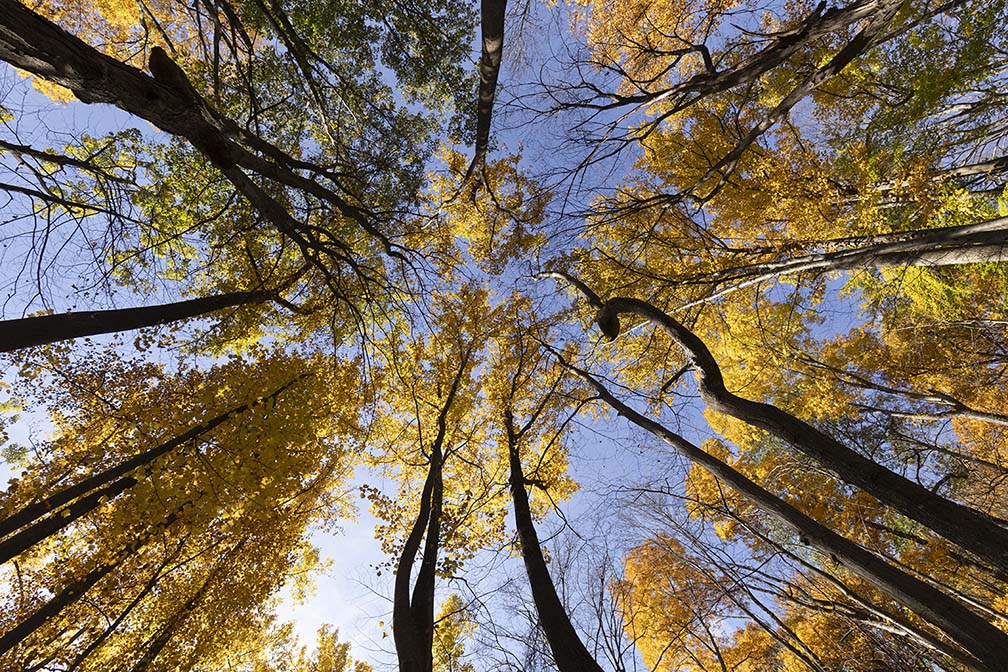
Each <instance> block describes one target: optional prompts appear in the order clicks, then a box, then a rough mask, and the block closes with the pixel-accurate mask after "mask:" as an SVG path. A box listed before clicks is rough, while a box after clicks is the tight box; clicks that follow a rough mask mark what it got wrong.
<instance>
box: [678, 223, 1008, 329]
mask: <svg viewBox="0 0 1008 672" xmlns="http://www.w3.org/2000/svg"><path fill="white" fill-rule="evenodd" d="M837 242H840V241H823V245H826V244H834V245H835V244H836V243H837ZM1006 245H1008V217H999V218H997V219H992V220H988V221H986V222H979V223H977V224H967V225H963V226H949V227H943V228H939V229H923V230H919V231H909V232H903V233H893V234H883V235H879V236H872V237H871V238H870V239H869V240H868V241H867V242H866V243H863V244H859V245H858V246H857V247H848V248H845V249H839V250H828V251H824V252H818V253H813V254H806V255H803V256H800V257H794V258H791V259H784V260H780V261H768V262H764V263H756V264H747V265H744V266H737V267H734V268H726V269H723V270H720V271H714V272H712V273H705V274H704V275H702V276H695V277H692V278H691V280H692V281H693V282H697V283H704V284H711V285H713V286H714V287H717V286H718V285H723V284H724V283H728V282H730V283H732V284H730V285H728V286H727V287H724V288H723V289H719V290H717V291H714V292H713V293H712V294H711V295H710V296H705V297H703V298H701V299H698V300H696V301H691V302H689V303H687V304H684V305H681V306H678V307H677V308H676V312H678V311H681V310H685V309H687V308H692V307H694V306H697V305H700V304H703V303H709V302H711V301H714V300H716V299H720V298H723V297H725V296H728V295H729V294H732V293H734V292H737V291H739V290H741V289H745V288H746V287H752V286H754V285H759V284H762V283H764V282H767V281H770V280H777V279H780V278H782V277H784V276H787V275H793V274H796V273H828V272H832V271H859V270H867V269H878V268H893V267H902V266H917V267H922V268H934V267H940V266H955V265H960V264H978V263H992V262H993V263H996V262H1001V261H1005V260H1006V259H1008V250H1006V247H1005V246H1006ZM670 281H672V279H670ZM677 282H682V279H680V280H678V281H677Z"/></svg>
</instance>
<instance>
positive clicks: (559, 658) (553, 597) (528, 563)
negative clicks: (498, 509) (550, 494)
mask: <svg viewBox="0 0 1008 672" xmlns="http://www.w3.org/2000/svg"><path fill="white" fill-rule="evenodd" d="M505 422H506V429H507V434H508V455H509V461H510V467H511V495H512V498H513V500H514V514H515V527H516V528H517V530H518V540H519V541H520V542H521V551H522V559H523V560H524V561H525V572H526V574H528V579H529V587H530V588H531V589H532V599H533V600H534V601H535V605H536V611H537V612H538V613H539V624H540V626H541V627H542V629H543V632H544V633H545V635H546V641H547V642H549V646H550V650H551V651H552V652H553V660H554V661H555V662H556V666H557V669H558V670H559V671H560V672H602V668H601V667H600V666H599V664H598V662H596V660H595V658H594V657H593V656H592V655H591V654H590V653H588V649H586V648H585V645H584V643H583V642H582V641H581V638H580V637H578V634H577V631H575V630H574V625H573V624H572V623H571V621H570V617H569V616H568V615H567V610H566V609H564V606H563V603H561V602H560V597H559V596H558V595H557V592H556V587H555V586H554V585H553V579H552V578H551V577H550V574H549V569H548V568H547V567H546V559H545V558H544V557H543V554H542V548H541V547H540V545H539V536H538V535H537V534H536V530H535V525H534V523H533V522H532V512H531V510H530V509H529V500H528V493H527V492H525V475H524V474H523V473H522V466H521V457H520V456H519V454H518V440H517V436H516V435H515V432H514V424H513V419H512V417H511V414H510V411H508V412H507V413H506V417H505Z"/></svg>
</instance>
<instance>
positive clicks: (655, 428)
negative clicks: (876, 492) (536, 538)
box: [565, 363, 1008, 672]
mask: <svg viewBox="0 0 1008 672" xmlns="http://www.w3.org/2000/svg"><path fill="white" fill-rule="evenodd" d="M565 366H567V368H568V369H569V370H571V371H573V372H574V373H575V374H577V375H578V376H579V377H580V378H581V379H582V380H584V381H586V382H587V383H588V384H589V385H591V386H592V388H594V390H595V391H596V392H597V393H598V395H599V397H600V398H601V399H602V400H603V401H605V403H606V404H608V405H609V406H610V407H611V408H613V410H615V411H616V412H617V413H619V414H620V415H622V416H623V417H625V418H626V419H627V420H629V421H630V422H632V423H633V424H635V425H637V426H638V427H640V428H641V429H644V430H646V431H648V432H650V433H651V434H653V435H655V436H656V437H658V438H659V439H661V440H662V441H664V442H665V443H667V444H668V445H669V446H671V447H672V448H674V449H675V450H676V451H678V452H679V453H680V454H682V455H683V456H684V457H686V458H687V459H689V460H690V461H691V462H694V463H696V464H698V465H700V466H701V467H703V468H704V469H706V470H707V471H709V472H710V473H711V474H713V475H714V476H715V477H717V478H718V479H719V480H721V481H723V482H725V483H727V484H728V485H729V486H730V487H731V488H732V489H733V490H735V492H737V493H738V494H739V495H741V496H742V497H744V498H745V499H746V500H748V501H749V502H751V503H752V504H753V505H755V506H756V507H758V508H759V509H760V510H762V511H764V512H765V513H767V514H768V515H770V516H771V517H773V518H774V519H775V520H777V521H778V522H780V523H781V524H783V525H785V526H787V527H788V528H789V529H791V530H793V531H794V532H795V533H796V534H797V535H798V536H799V538H800V539H801V540H802V542H803V543H805V544H808V545H809V546H811V547H813V548H815V549H816V550H818V551H820V552H821V553H823V554H824V555H825V556H826V557H828V558H830V559H832V560H834V561H835V562H837V563H838V564H840V565H841V566H843V567H845V568H846V569H847V570H848V571H850V572H851V573H852V574H854V575H856V576H858V577H859V578H861V579H863V580H865V581H866V582H868V583H870V584H871V585H873V586H875V587H876V588H877V589H879V590H880V591H882V592H883V593H885V594H886V595H888V596H889V597H891V598H892V599H893V600H895V601H896V602H898V603H900V604H903V605H905V606H907V607H908V608H909V609H910V610H912V611H913V612H914V613H915V614H917V615H918V616H919V617H920V618H922V619H923V620H925V621H926V622H928V623H930V624H931V625H933V626H935V627H936V628H938V629H939V630H941V631H942V632H944V633H945V634H946V635H948V636H949V637H950V638H951V639H952V640H953V641H954V642H956V644H958V645H959V646H961V647H962V648H963V650H964V651H966V652H968V653H969V655H970V656H972V657H973V658H975V659H976V660H972V661H971V660H970V659H969V658H968V657H966V656H963V655H962V654H960V653H957V652H955V651H944V650H943V653H947V654H948V655H950V656H952V657H954V658H955V659H957V660H959V661H960V662H964V663H968V664H969V666H970V667H971V668H972V669H975V670H990V671H992V672H994V671H996V670H1003V669H1004V662H1005V661H1008V657H1006V656H1008V634H1005V633H1004V632H1002V631H1001V630H999V629H998V628H996V627H994V626H993V625H991V624H990V623H989V622H987V621H986V620H984V619H983V618H981V617H980V616H978V615H977V614H976V613H974V612H973V611H971V610H969V609H967V608H966V607H965V606H963V605H962V604H961V603H960V602H958V601H957V600H955V599H953V598H951V597H949V596H948V595H946V594H945V593H943V592H941V591H939V590H936V589H935V588H932V587H931V586H929V585H928V584H926V583H924V582H923V581H920V580H918V579H916V578H914V577H913V576H910V575H909V574H907V573H905V572H903V571H901V570H900V569H898V568H897V567H894V566H892V565H890V564H889V563H887V562H885V561H883V560H881V559H880V558H879V557H878V556H876V555H874V554H872V553H870V552H868V551H867V550H865V549H864V548H862V547H861V546H859V545H857V544H855V543H854V542H852V541H850V540H849V539H847V538H845V537H843V536H841V535H839V534H837V533H836V532H834V531H833V530H831V529H829V528H828V527H826V526H824V525H822V524H820V523H819V522H817V521H816V520H814V519H812V518H810V517H809V516H807V515H805V514H804V513H802V512H801V511H799V510H798V509H797V508H795V507H794V506H792V505H791V504H788V503H787V502H785V501H784V500H783V499H781V498H780V497H778V496H777V495H775V494H773V493H772V492H770V491H768V490H766V489H765V488H763V487H761V486H760V485H758V484H756V483H754V482H753V481H751V480H749V479H748V478H746V477H745V476H744V475H743V474H741V473H739V472H738V471H736V470H735V469H733V468H732V467H731V466H729V465H728V464H725V463H724V462H722V461H721V460H719V459H717V458H716V457H714V456H712V455H710V454H709V453H707V452H705V451H703V450H702V449H700V448H699V447H697V446H695V445H693V444H692V443H690V442H689V441H687V440H686V439H684V438H683V437H681V436H679V435H678V434H676V433H675V432H672V431H671V430H669V429H668V428H666V427H665V426H663V425H661V424H659V423H658V422H656V421H654V420H651V419H650V418H647V417H645V416H643V415H641V414H640V413H638V412H637V411H635V410H634V409H632V408H630V407H629V406H627V405H626V404H624V403H623V402H621V401H620V400H619V399H617V398H616V397H615V396H613V394H612V393H611V392H610V391H609V390H608V389H607V388H606V387H605V386H604V385H602V384H601V383H600V382H599V381H598V380H596V379H595V378H594V377H593V376H591V375H590V374H589V373H587V372H586V371H583V370H581V369H578V368H576V367H574V366H572V365H570V364H566V363H565Z"/></svg>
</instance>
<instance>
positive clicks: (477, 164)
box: [466, 0, 507, 180]
mask: <svg viewBox="0 0 1008 672" xmlns="http://www.w3.org/2000/svg"><path fill="white" fill-rule="evenodd" d="M506 8H507V0H482V1H481V2H480V28H481V31H482V40H481V46H482V51H481V53H480V61H479V75H480V83H479V91H478V95H477V102H476V143H475V152H474V154H473V160H472V163H471V164H469V170H468V171H466V179H467V180H468V179H469V178H470V177H471V176H473V175H474V174H475V175H477V179H479V176H480V175H481V174H482V171H483V168H484V166H485V165H486V155H487V149H488V148H489V145H490V121H491V119H492V118H493V105H494V97H495V96H496V95H497V77H498V76H499V75H500V66H501V59H502V56H503V53H504V12H505V9H506Z"/></svg>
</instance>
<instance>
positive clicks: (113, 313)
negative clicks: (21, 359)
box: [0, 291, 272, 352]
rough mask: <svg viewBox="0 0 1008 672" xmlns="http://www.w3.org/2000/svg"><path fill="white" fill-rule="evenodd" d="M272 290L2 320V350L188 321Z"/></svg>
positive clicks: (263, 298)
mask: <svg viewBox="0 0 1008 672" xmlns="http://www.w3.org/2000/svg"><path fill="white" fill-rule="evenodd" d="M271 297H272V295H271V294H270V293H269V292H265V291H259V292H233V293H230V294H219V295H217V296H207V297H203V298H199V299H191V300H189V301H179V302H178V303H165V304H161V305H158V306H143V307H140V308H122V309H119V310H93V311H86V312H79V313H63V314H59V315H41V316H39V317H25V318H22V319H20V320H4V321H2V322H0V352H11V351H13V350H20V349H21V348H29V347H31V346H33V345H44V344H46V343H56V342H57V341H68V340H71V339H74V338H80V337H82V336H95V335H97V334H112V333H116V332H119V331H130V330H132V329H142V328H143V327H154V326H157V325H159V324H168V323H169V322H177V321H179V320H188V319H192V318H194V317H200V316H201V315H206V314H207V313H212V312H215V311H218V310H223V309H224V308H233V307H235V306H242V305H245V304H249V303H262V302H264V301H267V300H269V299H270V298H271Z"/></svg>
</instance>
